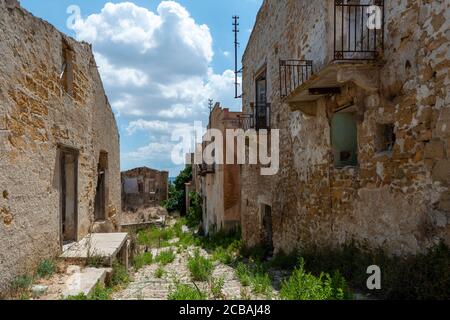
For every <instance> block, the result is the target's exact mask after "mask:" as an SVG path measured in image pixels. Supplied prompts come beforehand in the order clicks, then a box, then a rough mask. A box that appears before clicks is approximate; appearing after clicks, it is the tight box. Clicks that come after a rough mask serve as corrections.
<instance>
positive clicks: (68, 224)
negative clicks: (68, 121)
mask: <svg viewBox="0 0 450 320" xmlns="http://www.w3.org/2000/svg"><path fill="white" fill-rule="evenodd" d="M59 161H60V162H59V163H60V178H61V180H60V203H61V213H60V214H61V242H62V244H63V245H64V244H67V243H70V242H75V241H77V238H78V151H76V150H73V149H68V148H60V149H59Z"/></svg>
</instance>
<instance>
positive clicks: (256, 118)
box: [239, 103, 271, 131]
mask: <svg viewBox="0 0 450 320" xmlns="http://www.w3.org/2000/svg"><path fill="white" fill-rule="evenodd" d="M270 107H271V104H270V103H264V104H260V105H257V106H256V107H255V105H254V104H251V107H250V109H251V110H252V112H253V113H247V114H241V115H239V122H240V125H239V127H240V128H241V129H243V130H244V131H247V130H250V129H254V130H256V131H259V130H270V128H271V122H270V114H271V112H270Z"/></svg>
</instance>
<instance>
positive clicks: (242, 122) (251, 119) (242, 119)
mask: <svg viewBox="0 0 450 320" xmlns="http://www.w3.org/2000/svg"><path fill="white" fill-rule="evenodd" d="M238 117H239V128H241V129H243V130H244V131H247V130H250V129H254V128H255V116H254V115H253V114H250V113H247V114H241V115H239V116H238Z"/></svg>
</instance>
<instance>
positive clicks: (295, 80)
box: [280, 60, 313, 99]
mask: <svg viewBox="0 0 450 320" xmlns="http://www.w3.org/2000/svg"><path fill="white" fill-rule="evenodd" d="M312 74H313V62H312V60H280V94H281V98H282V99H284V98H286V97H288V96H289V95H290V94H291V93H292V92H293V91H294V90H295V89H296V88H298V87H299V86H300V85H301V84H302V83H304V82H305V81H306V80H308V79H309V77H310V76H311V75H312Z"/></svg>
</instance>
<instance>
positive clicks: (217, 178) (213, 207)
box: [193, 103, 241, 234]
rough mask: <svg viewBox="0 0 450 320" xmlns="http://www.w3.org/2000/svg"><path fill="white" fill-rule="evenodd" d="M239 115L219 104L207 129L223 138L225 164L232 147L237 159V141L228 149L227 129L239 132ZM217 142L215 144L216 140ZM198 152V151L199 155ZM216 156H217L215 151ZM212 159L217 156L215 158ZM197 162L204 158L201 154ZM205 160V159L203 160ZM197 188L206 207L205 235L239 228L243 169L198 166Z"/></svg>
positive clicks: (235, 166) (223, 165) (204, 214)
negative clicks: (220, 133) (215, 130)
mask: <svg viewBox="0 0 450 320" xmlns="http://www.w3.org/2000/svg"><path fill="white" fill-rule="evenodd" d="M240 115H241V113H240V112H231V111H230V110H229V109H227V108H221V107H220V104H219V103H216V105H215V107H214V109H213V110H212V111H211V115H210V119H209V124H208V129H218V130H219V131H220V132H222V138H223V160H224V162H225V158H226V149H227V147H232V148H233V149H232V150H234V154H235V157H236V148H235V144H236V139H234V140H233V144H234V145H232V146H231V145H230V146H229V145H227V143H228V142H227V141H226V129H239V126H240V119H239V116H240ZM213 139H215V137H209V139H208V141H206V139H205V141H204V142H203V144H202V148H201V149H202V152H203V151H204V150H205V148H206V146H207V145H208V144H210V142H211V140H213ZM214 141H215V140H214ZM198 152H199V150H197V152H196V153H197V155H198ZM213 152H217V150H214V151H213ZM212 156H216V154H213V155H212ZM197 158H201V153H200V155H198V157H197ZM203 160H205V159H203ZM193 172H194V176H196V177H195V179H197V180H198V181H199V182H197V183H196V182H195V180H194V184H195V185H197V187H196V188H198V187H200V192H199V194H200V196H201V198H202V203H203V219H202V221H203V230H204V232H205V234H209V233H215V232H217V231H220V230H224V231H231V230H233V229H235V228H236V227H237V226H239V225H240V202H241V200H240V166H239V164H237V162H235V163H234V164H217V163H212V164H208V163H207V161H205V162H204V163H203V164H200V165H197V168H196V169H195V170H193Z"/></svg>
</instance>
